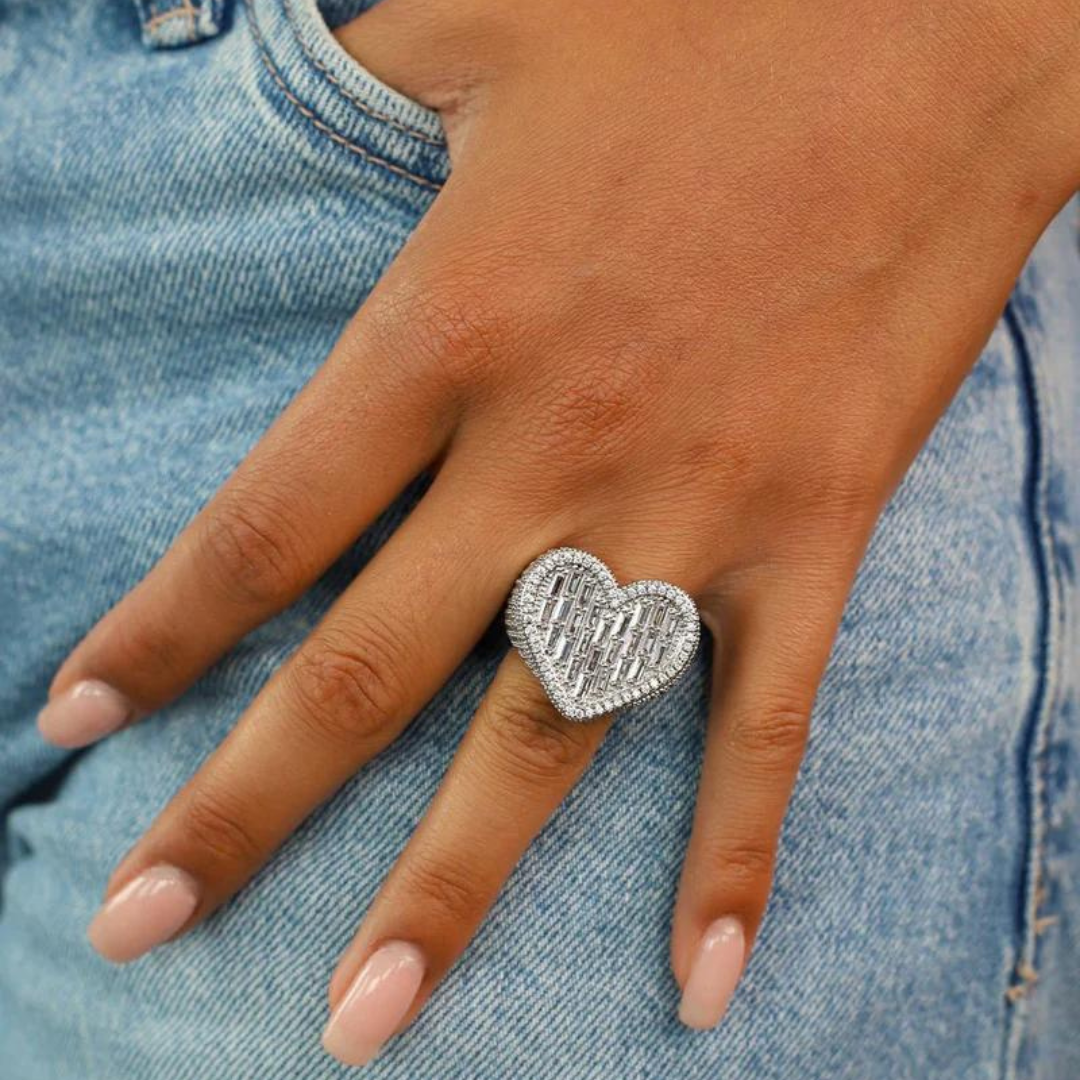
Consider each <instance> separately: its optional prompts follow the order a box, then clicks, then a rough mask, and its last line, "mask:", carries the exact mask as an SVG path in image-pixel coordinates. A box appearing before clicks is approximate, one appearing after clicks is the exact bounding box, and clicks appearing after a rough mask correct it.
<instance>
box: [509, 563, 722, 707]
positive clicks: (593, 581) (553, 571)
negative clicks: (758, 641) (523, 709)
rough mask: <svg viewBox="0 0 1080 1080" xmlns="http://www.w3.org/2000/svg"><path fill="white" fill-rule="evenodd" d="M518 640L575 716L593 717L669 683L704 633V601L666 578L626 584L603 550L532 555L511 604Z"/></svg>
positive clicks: (555, 698)
mask: <svg viewBox="0 0 1080 1080" xmlns="http://www.w3.org/2000/svg"><path fill="white" fill-rule="evenodd" d="M506 629H507V633H508V634H509V635H510V640H511V642H513V644H514V647H515V648H516V649H517V650H518V652H520V653H521V655H522V658H523V659H524V660H525V663H526V664H528V666H529V668H530V670H531V671H532V672H533V674H534V675H535V676H536V677H537V678H538V679H539V680H540V683H541V684H542V685H543V687H544V691H545V692H546V693H547V696H548V697H549V698H550V699H551V703H552V704H553V705H554V706H555V708H556V709H558V710H559V712H560V713H562V715H563V716H565V717H566V718H567V719H568V720H592V719H594V718H595V717H598V716H603V715H605V714H606V713H612V712H615V711H616V710H618V709H622V708H625V707H626V706H628V705H634V704H636V703H638V702H641V701H649V700H651V699H652V698H656V697H659V696H660V695H661V694H663V693H665V692H666V691H667V690H668V689H670V687H671V685H672V684H673V683H674V682H675V681H676V679H678V678H679V676H680V675H682V674H683V672H685V671H686V669H687V667H688V666H689V664H690V661H691V660H692V659H693V657H694V653H695V652H696V651H697V647H698V642H699V641H700V640H701V618H700V616H699V615H698V609H697V605H696V604H695V603H694V601H693V600H692V599H691V598H690V597H689V596H688V595H687V593H685V592H683V590H682V589H680V588H679V587H678V586H676V585H670V584H668V582H666V581H635V582H633V583H632V584H630V585H625V586H623V587H621V588H620V586H619V584H618V582H617V581H616V580H615V575H614V574H613V573H612V572H611V570H610V569H608V567H607V566H606V565H605V564H604V563H603V562H602V561H601V560H600V559H598V558H597V557H596V556H595V555H590V554H589V553H588V552H587V551H579V550H578V549H577V548H570V547H560V548H552V549H551V550H550V551H546V552H544V554H543V555H541V556H540V557H539V558H537V559H534V560H533V561H532V562H531V563H529V565H528V566H527V567H526V568H525V570H524V571H523V572H522V574H521V576H520V577H519V578H518V579H517V581H516V582H515V584H514V588H513V591H512V592H511V593H510V599H509V601H508V602H507V605H506Z"/></svg>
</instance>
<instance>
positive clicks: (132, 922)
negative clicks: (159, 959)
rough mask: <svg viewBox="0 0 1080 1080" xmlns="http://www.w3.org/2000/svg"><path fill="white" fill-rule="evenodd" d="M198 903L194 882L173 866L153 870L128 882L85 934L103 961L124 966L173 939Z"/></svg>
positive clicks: (152, 868) (196, 888)
mask: <svg viewBox="0 0 1080 1080" xmlns="http://www.w3.org/2000/svg"><path fill="white" fill-rule="evenodd" d="M198 902H199V889H198V886H197V885H196V884H195V879H194V878H193V877H192V876H191V875H190V874H188V873H185V872H184V871H183V870H178V869H177V868H176V867H175V866H152V867H150V869H149V870H144V871H143V872H142V873H141V874H140V875H139V876H138V877H137V878H135V879H134V880H132V881H129V882H128V883H127V884H126V885H125V886H124V887H123V888H122V889H121V890H120V891H119V892H118V893H117V894H116V895H115V896H114V897H113V898H112V899H111V900H109V901H107V902H106V903H105V905H104V906H103V907H102V908H101V910H100V911H99V912H98V913H97V915H95V916H94V920H93V922H91V923H90V926H89V928H88V929H87V931H86V936H87V937H88V938H89V939H90V944H91V945H93V946H94V948H95V949H97V951H98V952H99V953H101V955H102V956H104V957H105V959H106V960H111V961H112V962H113V963H114V964H126V963H127V962H128V961H129V960H134V959H136V958H137V957H139V956H142V954H143V953H145V952H149V950H150V949H152V948H153V947H154V946H155V945H160V944H161V943H162V942H163V941H165V940H167V939H168V938H170V937H172V936H173V934H175V933H176V931H177V930H179V929H180V927H181V926H183V925H184V923H186V922H187V921H188V919H189V918H191V913H192V912H193V911H194V910H195V907H196V905H197V904H198Z"/></svg>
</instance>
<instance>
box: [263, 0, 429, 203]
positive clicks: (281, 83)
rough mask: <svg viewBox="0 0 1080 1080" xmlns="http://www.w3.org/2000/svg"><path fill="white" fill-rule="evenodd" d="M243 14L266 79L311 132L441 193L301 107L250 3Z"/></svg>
mask: <svg viewBox="0 0 1080 1080" xmlns="http://www.w3.org/2000/svg"><path fill="white" fill-rule="evenodd" d="M244 11H245V13H246V15H247V20H248V26H250V27H251V36H252V38H253V40H254V41H255V45H256V48H257V49H258V51H259V57H260V59H261V60H262V62H263V66H264V67H265V68H266V70H267V73H268V74H269V75H270V78H271V79H273V80H274V83H275V84H276V85H277V88H278V89H279V90H280V91H281V93H282V94H283V95H284V97H285V99H286V100H287V101H288V102H289V103H290V104H291V105H292V106H293V107H294V108H295V109H296V111H297V112H298V113H300V115H301V116H302V117H303V118H304V119H305V120H307V122H308V123H309V124H311V126H312V127H314V128H315V130H316V131H318V132H319V133H320V134H321V135H324V136H325V137H326V138H328V139H329V140H330V141H331V142H333V143H335V144H336V145H338V146H340V147H341V148H342V149H343V150H347V151H348V152H349V153H351V154H355V155H356V156H357V157H359V158H361V159H362V160H364V161H366V162H368V163H369V164H371V165H375V166H378V167H379V168H382V169H385V170H387V171H388V172H391V173H394V174H395V175H396V176H400V177H403V178H404V179H406V180H411V181H412V182H413V183H415V184H419V185H420V186H421V187H423V188H427V189H428V190H430V191H441V190H442V184H441V183H439V182H437V181H435V180H429V179H428V178H427V177H426V176H421V175H420V174H419V173H414V172H412V171H411V170H409V169H406V168H404V167H403V166H401V165H398V164H397V163H396V162H393V161H389V160H387V159H386V158H384V157H380V156H379V155H378V154H375V153H372V151H370V150H368V149H367V147H364V146H361V145H360V144H359V143H355V142H353V141H352V140H350V139H347V138H346V137H345V136H344V135H342V134H341V133H340V132H338V131H335V130H334V129H333V128H332V127H330V126H329V124H326V123H325V122H324V121H322V120H320V119H319V117H318V116H316V115H315V113H314V111H313V110H312V109H310V108H309V107H308V106H307V105H305V104H304V103H303V102H302V101H301V100H300V99H299V98H298V97H297V96H296V95H295V94H294V93H293V92H292V90H291V89H290V88H289V86H288V84H287V83H286V82H285V79H284V76H283V75H282V74H281V72H280V71H279V70H278V68H277V65H276V64H275V63H274V61H273V58H272V57H271V56H270V52H269V50H268V49H267V47H266V42H265V40H264V39H263V36H262V31H261V30H260V29H259V23H258V19H257V17H256V15H255V10H254V8H253V6H252V0H244Z"/></svg>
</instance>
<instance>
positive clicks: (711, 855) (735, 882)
mask: <svg viewBox="0 0 1080 1080" xmlns="http://www.w3.org/2000/svg"><path fill="white" fill-rule="evenodd" d="M774 858H775V850H774V848H773V846H772V845H771V844H767V843H755V842H753V841H750V840H745V841H742V842H740V843H737V844H731V843H728V844H724V845H720V846H716V847H714V848H713V849H712V850H709V851H707V852H706V855H705V863H706V866H707V867H708V870H707V872H708V875H709V877H710V879H711V880H712V881H713V882H714V883H715V884H716V885H722V886H723V889H724V891H725V892H726V893H732V894H739V895H745V894H749V895H759V894H762V893H766V894H767V893H768V890H769V882H770V881H771V880H772V872H773V861H774Z"/></svg>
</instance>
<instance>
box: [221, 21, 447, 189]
mask: <svg viewBox="0 0 1080 1080" xmlns="http://www.w3.org/2000/svg"><path fill="white" fill-rule="evenodd" d="M241 4H242V6H243V8H244V10H245V13H246V16H247V19H248V23H249V26H250V29H251V34H252V37H253V39H254V42H255V45H256V47H257V49H258V51H259V55H260V59H261V61H262V63H263V66H264V67H265V69H266V72H267V74H268V75H269V78H270V80H271V81H272V83H273V84H274V91H275V93H276V94H277V95H278V96H279V97H280V98H281V99H283V101H284V103H285V105H286V106H287V107H288V108H289V109H290V110H292V112H293V113H294V114H295V116H296V117H297V118H298V119H299V120H300V121H302V122H303V124H304V125H305V126H306V127H307V129H308V130H309V132H310V133H311V134H312V136H313V137H319V138H323V139H326V140H329V142H331V143H333V144H335V145H336V146H337V147H338V148H339V149H340V150H342V151H345V152H347V153H350V154H352V155H353V156H354V157H356V158H357V159H360V160H362V161H364V162H366V163H367V164H370V165H373V166H375V167H378V168H382V169H383V170H385V171H387V172H389V173H391V174H394V175H395V176H397V177H399V178H400V179H402V180H406V181H409V182H410V183H413V184H416V185H419V186H420V187H423V188H428V189H430V190H433V191H437V190H438V189H439V188H440V187H441V186H442V184H443V183H444V182H445V180H446V178H447V176H448V175H449V172H450V160H449V156H448V153H447V149H446V139H445V136H444V132H443V127H442V122H441V120H440V119H439V114H438V113H437V112H436V111H435V110H433V109H429V108H428V107H427V106H426V105H422V104H420V102H418V101H415V100H413V99H412V98H409V97H407V96H406V95H404V94H402V93H401V92H400V91H398V90H395V89H393V88H392V87H390V86H387V85H386V84H385V83H384V82H382V81H381V80H379V79H378V78H376V76H375V75H373V74H372V73H371V72H369V71H368V70H367V69H366V68H364V67H363V65H361V64H360V63H359V62H358V61H357V60H355V59H353V57H351V56H350V55H349V54H348V53H347V52H346V51H345V50H344V49H343V48H342V47H341V45H339V44H338V42H337V39H336V38H335V37H334V36H333V34H332V33H331V32H330V29H329V27H328V25H327V23H326V20H325V18H324V17H323V15H322V13H321V12H320V10H319V5H318V3H317V0H241Z"/></svg>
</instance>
